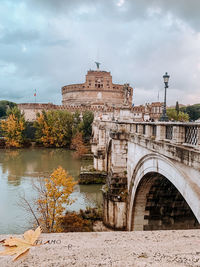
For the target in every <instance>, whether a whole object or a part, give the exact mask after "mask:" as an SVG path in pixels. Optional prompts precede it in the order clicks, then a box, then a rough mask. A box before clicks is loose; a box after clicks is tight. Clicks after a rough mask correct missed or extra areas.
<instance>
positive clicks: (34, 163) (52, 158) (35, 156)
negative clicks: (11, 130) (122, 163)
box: [0, 148, 102, 234]
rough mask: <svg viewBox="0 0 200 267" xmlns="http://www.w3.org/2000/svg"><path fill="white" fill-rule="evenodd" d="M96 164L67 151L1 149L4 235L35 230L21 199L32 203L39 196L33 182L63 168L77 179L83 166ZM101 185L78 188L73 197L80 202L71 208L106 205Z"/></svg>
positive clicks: (0, 197) (0, 201)
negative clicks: (58, 168)
mask: <svg viewBox="0 0 200 267" xmlns="http://www.w3.org/2000/svg"><path fill="white" fill-rule="evenodd" d="M88 164H92V162H88V161H85V162H84V161H82V162H81V161H80V160H78V159H74V158H73V152H72V151H68V150H65V149H45V148H35V149H33V148H31V149H20V150H3V149H1V150H0V234H14V233H15V234H20V233H23V232H24V231H25V230H27V229H30V228H31V227H32V222H31V218H32V217H31V216H30V214H29V213H28V212H27V211H26V210H25V209H24V208H22V207H21V205H20V196H21V195H22V196H23V195H25V197H26V198H27V199H29V200H30V201H31V200H32V199H34V197H35V196H36V193H35V192H34V190H33V189H32V182H33V181H34V180H36V179H37V178H38V177H45V176H47V174H48V173H51V172H52V171H53V170H54V169H56V168H57V167H58V166H62V167H63V168H64V169H65V170H66V171H67V172H68V173H69V174H70V175H72V176H73V177H74V178H75V180H77V179H78V175H79V173H80V168H81V166H85V165H88ZM100 189H101V185H80V186H79V185H76V186H75V190H74V192H73V193H72V195H71V196H72V198H74V199H76V201H75V202H74V203H73V204H72V205H71V206H69V207H68V209H69V210H75V211H78V210H79V209H85V208H86V207H87V206H95V205H96V203H97V204H98V205H99V204H101V202H102V194H101V191H100Z"/></svg>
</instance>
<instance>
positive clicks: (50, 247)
mask: <svg viewBox="0 0 200 267" xmlns="http://www.w3.org/2000/svg"><path fill="white" fill-rule="evenodd" d="M7 237H8V236H3V235H1V236H0V240H2V239H4V238H7ZM48 240H49V243H47V244H42V245H41V246H38V247H33V248H32V249H31V250H30V252H29V254H28V255H27V256H26V257H25V258H24V259H22V260H19V261H17V262H13V261H12V257H11V256H2V257H0V267H7V266H13V267H14V266H22V267H31V266H37V267H40V266H41V267H43V266H44V267H48V266H63V267H64V266H81V267H84V266H92V267H93V266H117V267H118V266H123V267H125V266H138V267H146V266H152V267H162V266H167V267H174V266H191V267H195V266H199V267H200V230H185V231H153V232H150V231H149V232H93V233H64V234H42V235H41V238H40V243H45V242H46V241H48ZM1 249H2V248H1Z"/></svg>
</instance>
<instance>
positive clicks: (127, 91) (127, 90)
mask: <svg viewBox="0 0 200 267" xmlns="http://www.w3.org/2000/svg"><path fill="white" fill-rule="evenodd" d="M130 95H131V89H130V88H129V84H128V83H125V84H124V104H125V105H128V100H129V97H130Z"/></svg>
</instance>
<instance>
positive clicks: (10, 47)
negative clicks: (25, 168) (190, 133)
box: [0, 0, 200, 105]
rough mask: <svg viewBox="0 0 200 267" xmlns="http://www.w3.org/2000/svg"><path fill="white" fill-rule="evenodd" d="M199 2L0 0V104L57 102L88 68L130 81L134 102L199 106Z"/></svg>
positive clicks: (197, 0) (191, 0) (118, 81)
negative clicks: (98, 68)
mask: <svg viewBox="0 0 200 267" xmlns="http://www.w3.org/2000/svg"><path fill="white" fill-rule="evenodd" d="M199 10H200V1H199V0H176V1H174V0H167V1H166V0H0V100H2V99H6V100H10V101H14V102H16V103H24V102H34V101H35V99H34V89H36V91H37V97H36V101H37V102H39V103H49V102H52V103H54V104H61V99H62V97H61V87H62V86H64V85H67V84H72V83H82V82H84V80H85V75H86V73H87V71H88V70H89V69H96V66H95V63H94V62H95V61H99V62H101V69H102V70H106V71H111V74H112V76H113V82H114V83H120V84H124V83H130V85H131V86H132V87H133V88H134V98H133V102H134V104H135V105H139V104H144V103H150V102H155V101H158V100H159V101H163V95H164V83H163V77H162V76H163V75H164V73H165V72H168V73H169V75H170V79H169V89H168V91H167V104H168V105H175V103H176V101H179V103H182V104H193V103H200V16H199Z"/></svg>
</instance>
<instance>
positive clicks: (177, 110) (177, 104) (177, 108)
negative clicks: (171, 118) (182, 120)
mask: <svg viewBox="0 0 200 267" xmlns="http://www.w3.org/2000/svg"><path fill="white" fill-rule="evenodd" d="M175 109H176V112H177V115H178V114H179V112H180V109H179V103H178V101H176V108H175Z"/></svg>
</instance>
